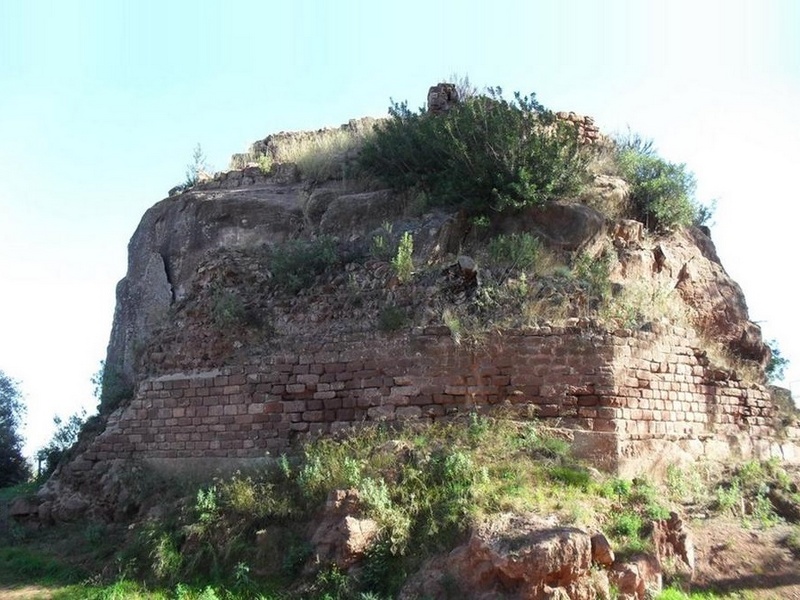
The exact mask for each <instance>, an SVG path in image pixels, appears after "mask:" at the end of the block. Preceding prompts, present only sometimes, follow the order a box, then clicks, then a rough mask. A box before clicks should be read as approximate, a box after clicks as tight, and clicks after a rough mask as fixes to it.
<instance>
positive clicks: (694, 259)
mask: <svg viewBox="0 0 800 600" xmlns="http://www.w3.org/2000/svg"><path fill="white" fill-rule="evenodd" d="M611 239H612V243H613V244H614V246H615V248H616V256H617V260H616V261H615V264H614V265H613V269H612V273H611V277H612V281H614V282H616V283H618V284H619V285H620V286H623V287H624V286H628V285H636V284H641V283H642V282H650V283H651V284H652V285H653V286H656V287H659V286H660V287H661V289H665V290H672V289H674V290H676V291H677V292H678V294H679V296H680V298H681V300H682V301H683V302H684V303H685V305H686V307H687V308H688V309H689V315H688V317H689V318H690V319H691V320H692V321H693V322H694V324H695V326H696V327H697V329H698V331H700V332H701V333H702V334H703V335H704V336H705V337H706V338H707V339H709V340H714V341H716V342H718V343H720V344H722V345H724V346H727V347H728V348H729V349H730V351H731V354H732V355H734V356H738V357H741V358H743V359H746V360H752V361H755V362H757V363H758V364H760V365H765V364H766V362H767V361H768V360H769V349H768V348H767V347H766V345H765V344H764V342H763V340H762V337H761V330H760V328H759V327H758V325H756V324H755V323H753V322H752V321H750V318H749V313H748V309H747V302H746V301H745V297H744V293H743V292H742V289H741V287H739V285H738V284H737V283H736V282H735V281H734V280H733V279H731V278H730V276H729V275H728V273H727V272H726V271H725V269H724V268H723V266H722V263H721V262H720V260H719V257H718V256H717V253H716V250H715V248H714V244H713V242H712V241H711V238H709V237H708V236H707V235H706V234H705V233H703V232H702V231H701V230H700V229H697V228H688V229H682V230H680V231H676V232H673V233H671V234H669V235H667V236H664V237H660V238H646V237H645V236H644V234H643V229H642V227H641V224H639V223H638V222H636V221H630V220H622V221H618V222H617V223H616V224H615V225H614V227H613V229H612V238H611Z"/></svg>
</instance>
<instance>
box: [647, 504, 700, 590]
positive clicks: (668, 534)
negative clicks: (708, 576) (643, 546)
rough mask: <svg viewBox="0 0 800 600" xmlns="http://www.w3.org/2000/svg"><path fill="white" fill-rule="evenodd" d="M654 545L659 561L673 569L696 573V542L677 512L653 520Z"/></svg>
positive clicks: (689, 573) (690, 574)
mask: <svg viewBox="0 0 800 600" xmlns="http://www.w3.org/2000/svg"><path fill="white" fill-rule="evenodd" d="M652 529H653V533H652V537H653V545H654V546H655V550H656V557H657V558H658V562H659V563H660V564H661V565H662V567H663V566H665V565H670V567H671V570H675V571H677V572H683V573H686V574H687V575H688V576H689V577H691V576H692V575H693V574H694V566H695V562H694V561H695V557H694V542H693V541H692V536H691V532H690V531H689V529H688V528H687V527H686V525H685V524H684V522H683V520H682V519H681V518H680V517H679V516H678V514H677V513H675V512H673V513H670V516H669V519H660V520H657V521H653V524H652Z"/></svg>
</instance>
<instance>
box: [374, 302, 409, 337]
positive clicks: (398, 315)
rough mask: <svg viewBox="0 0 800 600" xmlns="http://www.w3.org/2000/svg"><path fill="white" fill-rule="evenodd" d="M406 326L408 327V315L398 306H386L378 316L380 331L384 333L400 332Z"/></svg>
mask: <svg viewBox="0 0 800 600" xmlns="http://www.w3.org/2000/svg"><path fill="white" fill-rule="evenodd" d="M406 325H408V315H407V314H406V311H405V310H403V309H402V308H400V307H398V306H395V305H390V306H385V307H383V308H382V309H381V312H380V313H379V314H378V329H380V330H381V331H383V332H386V333H389V332H392V331H399V330H401V329H403V328H404V327H406Z"/></svg>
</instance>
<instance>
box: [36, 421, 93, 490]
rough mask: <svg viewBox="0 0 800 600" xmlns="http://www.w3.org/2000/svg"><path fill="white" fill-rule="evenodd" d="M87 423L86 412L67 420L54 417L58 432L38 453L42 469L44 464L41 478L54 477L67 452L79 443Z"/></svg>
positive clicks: (40, 474)
mask: <svg viewBox="0 0 800 600" xmlns="http://www.w3.org/2000/svg"><path fill="white" fill-rule="evenodd" d="M85 422H86V411H85V410H81V411H80V412H76V413H75V414H73V415H71V416H69V417H68V418H67V419H66V420H64V419H62V418H61V417H59V416H58V415H56V416H55V417H53V424H54V425H55V426H56V431H55V433H54V434H53V437H52V438H50V441H49V442H48V443H47V446H45V447H44V448H42V449H41V450H39V452H37V453H36V457H37V459H38V460H39V465H40V467H41V465H42V464H44V468H43V469H42V470H41V471H40V473H39V476H40V477H49V476H50V475H52V473H53V471H55V470H56V467H57V466H58V463H59V462H60V461H61V459H62V458H63V456H64V454H65V453H66V452H67V450H69V449H70V448H71V447H72V446H73V444H75V442H77V441H78V435H79V434H80V432H81V427H83V424H84V423H85Z"/></svg>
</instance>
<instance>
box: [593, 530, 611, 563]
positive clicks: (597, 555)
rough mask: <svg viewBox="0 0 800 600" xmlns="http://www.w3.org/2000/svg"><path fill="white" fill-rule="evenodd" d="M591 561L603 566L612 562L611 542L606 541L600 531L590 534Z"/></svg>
mask: <svg viewBox="0 0 800 600" xmlns="http://www.w3.org/2000/svg"><path fill="white" fill-rule="evenodd" d="M592 562H593V563H594V564H596V565H603V566H604V567H608V566H611V565H612V564H613V563H614V550H612V549H611V544H609V543H608V539H606V536H604V535H603V534H602V533H596V534H594V535H593V536H592Z"/></svg>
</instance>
